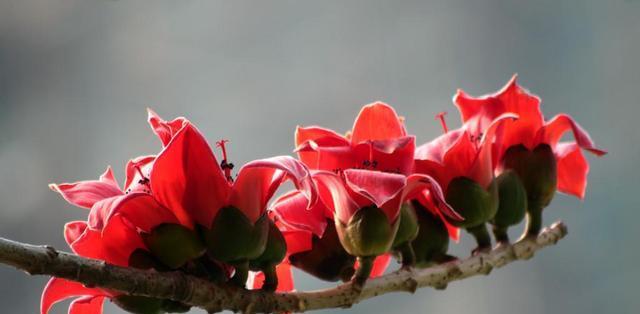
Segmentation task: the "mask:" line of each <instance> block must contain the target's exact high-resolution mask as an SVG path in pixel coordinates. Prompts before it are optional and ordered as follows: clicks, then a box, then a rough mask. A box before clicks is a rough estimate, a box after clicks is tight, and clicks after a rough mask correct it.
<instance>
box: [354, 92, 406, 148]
mask: <svg viewBox="0 0 640 314" xmlns="http://www.w3.org/2000/svg"><path fill="white" fill-rule="evenodd" d="M406 133H407V132H406V131H405V129H404V125H403V123H402V121H401V119H400V117H398V114H396V111H395V110H394V109H393V107H391V106H389V105H387V104H385V103H382V102H376V103H372V104H369V105H366V106H364V107H362V110H360V114H358V117H357V118H356V121H355V122H354V124H353V132H352V134H351V142H352V143H353V144H354V145H357V144H359V143H361V142H363V141H372V140H388V139H393V138H397V137H402V136H405V135H407V134H406Z"/></svg>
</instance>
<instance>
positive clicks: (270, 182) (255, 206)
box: [229, 156, 318, 221]
mask: <svg viewBox="0 0 640 314" xmlns="http://www.w3.org/2000/svg"><path fill="white" fill-rule="evenodd" d="M283 179H291V181H293V183H294V185H295V186H296V188H297V189H298V190H299V191H300V192H301V193H302V194H303V195H304V196H305V197H306V198H307V200H308V204H307V207H310V206H312V205H313V204H315V202H316V201H317V198H318V194H317V191H316V187H315V184H314V183H313V180H312V179H311V173H310V172H309V169H307V167H306V166H305V165H304V164H302V163H301V162H300V161H298V160H296V159H294V158H292V157H290V156H278V157H272V158H267V159H261V160H255V161H252V162H250V163H248V164H246V165H244V167H242V169H240V172H239V173H238V178H237V179H236V181H235V183H234V184H233V188H232V192H231V197H230V200H229V203H230V204H231V205H234V206H236V207H237V208H239V209H240V210H241V211H242V212H243V213H244V214H245V215H246V216H247V217H248V218H249V219H250V220H251V221H256V220H257V219H258V218H259V217H260V215H262V214H263V213H264V211H265V210H266V208H267V202H268V201H269V199H271V197H272V196H273V194H274V193H275V192H276V190H277V189H278V187H279V186H280V185H281V184H282V183H283Z"/></svg>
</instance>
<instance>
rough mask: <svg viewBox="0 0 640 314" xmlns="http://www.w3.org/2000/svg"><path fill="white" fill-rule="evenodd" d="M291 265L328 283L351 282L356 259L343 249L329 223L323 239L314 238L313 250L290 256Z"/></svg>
mask: <svg viewBox="0 0 640 314" xmlns="http://www.w3.org/2000/svg"><path fill="white" fill-rule="evenodd" d="M289 262H290V263H291V265H293V266H295V267H297V268H299V269H301V270H303V271H304V272H306V273H308V274H310V275H313V276H315V277H317V278H319V279H322V280H326V281H338V280H342V281H349V279H351V277H352V276H353V274H354V272H355V270H354V268H353V264H354V263H355V262H356V258H355V257H353V256H351V255H349V253H347V251H345V249H344V248H343V247H342V244H341V243H340V239H339V238H338V233H337V231H336V227H335V225H334V224H333V222H331V221H330V222H329V223H328V224H327V227H326V229H325V231H324V234H323V235H322V238H319V237H317V236H315V235H314V236H313V238H312V244H311V250H309V251H304V252H300V253H296V254H292V255H291V256H289Z"/></svg>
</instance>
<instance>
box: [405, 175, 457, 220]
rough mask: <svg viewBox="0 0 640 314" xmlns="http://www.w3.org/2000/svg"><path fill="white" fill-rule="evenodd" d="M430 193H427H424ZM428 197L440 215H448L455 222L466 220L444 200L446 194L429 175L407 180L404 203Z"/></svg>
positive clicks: (411, 177) (410, 177) (414, 176)
mask: <svg viewBox="0 0 640 314" xmlns="http://www.w3.org/2000/svg"><path fill="white" fill-rule="evenodd" d="M425 190H426V191H428V193H425V192H424V191H425ZM425 194H427V195H428V199H429V201H430V203H431V204H433V205H434V206H435V207H434V208H437V209H438V212H439V213H440V214H443V215H446V216H448V217H449V218H451V219H454V220H460V221H462V220H464V218H463V217H462V216H460V214H458V213H457V212H456V211H455V210H453V208H451V206H449V204H447V201H446V200H445V198H444V193H443V192H442V188H441V187H440V185H439V184H438V182H437V181H436V180H435V179H433V178H432V177H430V176H428V175H423V174H413V175H411V176H409V177H408V178H407V186H406V187H405V188H404V190H403V192H402V202H404V201H405V200H407V199H410V198H419V197H420V195H423V196H424V195H425Z"/></svg>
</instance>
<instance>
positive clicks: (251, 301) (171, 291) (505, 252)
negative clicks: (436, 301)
mask: <svg viewBox="0 0 640 314" xmlns="http://www.w3.org/2000/svg"><path fill="white" fill-rule="evenodd" d="M566 234H567V228H566V226H565V225H564V224H563V223H562V222H557V223H554V224H553V225H551V226H550V227H549V228H545V229H544V230H543V231H542V232H541V233H540V235H539V236H538V237H537V238H525V239H523V240H521V241H519V242H517V243H515V244H512V245H503V246H500V247H498V248H495V249H494V250H492V251H490V252H487V253H482V254H479V255H476V256H472V257H470V258H467V259H464V260H458V261H452V262H449V263H445V264H442V265H438V266H434V267H430V268H426V269H412V270H398V271H395V272H393V273H390V274H388V275H385V276H382V277H379V278H375V279H372V280H369V281H368V282H367V283H366V285H365V286H364V287H363V288H362V291H361V292H360V293H358V292H356V290H355V289H353V288H352V286H351V284H349V283H347V284H342V285H339V286H337V287H334V288H330V289H326V290H318V291H310V292H292V293H267V292H262V291H248V290H244V289H240V288H237V287H233V286H229V285H217V284H213V283H210V282H208V281H205V280H202V279H199V278H196V277H192V276H187V275H184V274H181V273H178V272H170V273H159V272H156V271H144V270H138V269H133V268H125V267H118V266H113V265H109V264H106V263H104V262H102V261H98V260H93V259H87V258H83V257H80V256H77V255H73V254H69V253H65V252H59V251H57V250H55V249H54V248H52V247H50V246H34V245H29V244H24V243H19V242H14V241H11V240H6V239H3V238H0V263H3V264H7V265H11V266H13V267H15V268H18V269H21V270H24V271H26V272H27V273H29V274H31V275H51V276H56V277H60V278H65V279H69V280H74V281H78V282H81V283H83V284H85V285H86V286H89V287H102V288H106V289H111V290H114V291H119V292H122V293H125V294H130V295H140V296H149V297H156V298H162V299H171V300H175V301H180V302H183V303H186V304H189V305H192V306H196V307H199V308H202V309H205V310H207V311H208V312H210V313H213V312H218V311H222V310H232V311H236V312H239V311H243V312H252V313H253V312H283V311H288V312H305V311H311V310H318V309H326V308H336V307H350V306H352V305H354V304H356V303H358V302H360V301H362V300H365V299H369V298H372V297H375V296H378V295H382V294H386V293H389V292H395V291H407V292H411V293H413V292H415V290H416V289H418V288H420V287H427V286H430V287H434V288H436V289H443V288H445V287H446V285H447V284H448V283H449V282H452V281H457V280H462V279H465V278H468V277H471V276H476V275H480V274H485V275H486V274H488V273H489V272H490V271H491V270H492V269H493V268H495V267H502V266H504V265H506V264H509V263H511V262H513V261H516V260H525V259H529V258H531V257H532V256H533V254H534V253H535V252H536V251H538V250H540V249H542V248H544V247H546V246H550V245H553V244H555V243H556V242H557V241H558V240H560V239H562V238H563V237H564V236H565V235H566Z"/></svg>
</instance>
